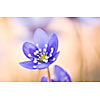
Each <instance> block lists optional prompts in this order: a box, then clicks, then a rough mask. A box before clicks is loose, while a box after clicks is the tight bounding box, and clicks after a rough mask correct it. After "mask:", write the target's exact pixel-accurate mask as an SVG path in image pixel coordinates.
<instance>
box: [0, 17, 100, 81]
mask: <svg viewBox="0 0 100 100" xmlns="http://www.w3.org/2000/svg"><path fill="white" fill-rule="evenodd" d="M85 21H89V24H88V23H86V22H85ZM85 21H84V20H83V19H82V20H78V18H76V19H75V18H63V17H62V18H60V17H58V18H46V17H41V18H39V17H37V18H34V17H33V18H28V19H27V18H23V19H22V18H13V17H12V18H10V17H9V18H0V81H1V82H2V81H6V82H39V81H40V79H41V76H42V75H44V74H45V73H46V70H40V71H39V70H28V69H25V68H23V67H21V66H20V65H19V62H21V61H25V60H27V58H26V57H25V56H24V54H23V51H22V45H23V43H24V42H25V41H29V42H33V38H32V37H33V35H34V30H35V29H36V28H38V27H39V28H43V29H44V30H45V31H46V32H47V34H48V35H50V34H52V32H53V33H57V35H58V38H59V51H60V55H59V57H58V60H57V61H56V62H55V63H54V64H52V65H50V72H51V75H52V76H54V75H53V67H54V65H55V64H57V65H59V66H61V67H63V68H64V69H65V70H67V71H68V72H69V73H70V75H71V77H72V81H74V82H77V81H100V19H99V18H97V19H96V20H94V19H87V20H85ZM90 22H91V23H90Z"/></svg>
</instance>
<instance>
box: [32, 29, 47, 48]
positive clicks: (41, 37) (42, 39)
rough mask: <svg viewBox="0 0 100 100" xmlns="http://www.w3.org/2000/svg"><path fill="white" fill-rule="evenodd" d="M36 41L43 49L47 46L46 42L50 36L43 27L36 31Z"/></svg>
mask: <svg viewBox="0 0 100 100" xmlns="http://www.w3.org/2000/svg"><path fill="white" fill-rule="evenodd" d="M33 40H34V43H35V44H38V45H39V48H41V49H43V48H44V47H45V44H47V43H48V36H47V34H46V32H45V31H43V30H42V29H40V28H38V29H37V30H36V31H35V32H34V37H33Z"/></svg>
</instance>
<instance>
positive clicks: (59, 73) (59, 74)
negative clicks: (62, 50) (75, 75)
mask: <svg viewBox="0 0 100 100" xmlns="http://www.w3.org/2000/svg"><path fill="white" fill-rule="evenodd" d="M54 73H55V76H56V79H57V80H59V81H61V82H71V81H72V80H71V77H70V75H69V74H68V73H67V72H66V71H64V69H62V68H61V67H59V66H58V65H55V67H54Z"/></svg>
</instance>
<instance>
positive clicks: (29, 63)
mask: <svg viewBox="0 0 100 100" xmlns="http://www.w3.org/2000/svg"><path fill="white" fill-rule="evenodd" d="M19 64H20V65H21V66H23V67H24V68H27V69H30V70H34V69H37V66H36V64H34V63H33V62H32V61H25V62H20V63H19ZM34 66H35V67H34Z"/></svg>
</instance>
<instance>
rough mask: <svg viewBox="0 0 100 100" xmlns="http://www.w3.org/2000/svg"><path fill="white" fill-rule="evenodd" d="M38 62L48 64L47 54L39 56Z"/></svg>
mask: <svg viewBox="0 0 100 100" xmlns="http://www.w3.org/2000/svg"><path fill="white" fill-rule="evenodd" d="M39 61H41V62H46V63H47V62H48V56H47V53H46V54H45V53H43V54H41V56H39Z"/></svg>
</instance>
